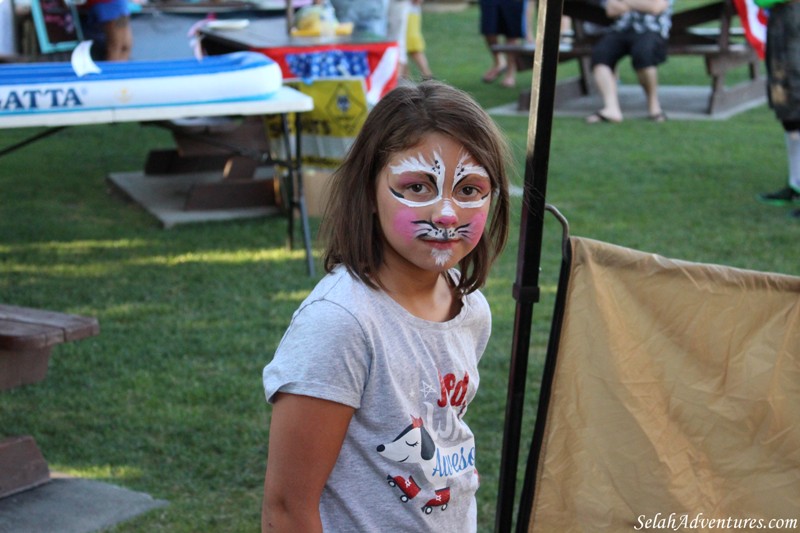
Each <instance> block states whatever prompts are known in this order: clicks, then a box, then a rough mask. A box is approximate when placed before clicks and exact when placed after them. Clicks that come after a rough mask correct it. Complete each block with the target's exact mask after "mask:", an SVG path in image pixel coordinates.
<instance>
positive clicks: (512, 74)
mask: <svg viewBox="0 0 800 533" xmlns="http://www.w3.org/2000/svg"><path fill="white" fill-rule="evenodd" d="M506 42H507V43H508V44H514V45H516V44H520V39H507V40H506ZM516 84H517V54H515V53H513V52H508V53H506V75H505V76H503V81H501V82H500V85H502V86H503V87H514V86H515V85H516Z"/></svg>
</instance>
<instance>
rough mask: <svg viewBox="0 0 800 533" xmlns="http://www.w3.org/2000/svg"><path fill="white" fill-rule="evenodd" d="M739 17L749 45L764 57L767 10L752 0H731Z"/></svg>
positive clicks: (759, 55)
mask: <svg viewBox="0 0 800 533" xmlns="http://www.w3.org/2000/svg"><path fill="white" fill-rule="evenodd" d="M733 4H734V5H735V6H736V11H737V12H738V13H739V19H740V20H741V21H742V28H744V36H745V38H746V39H747V42H748V43H750V46H752V47H753V49H754V50H755V51H756V53H757V54H758V57H760V58H761V59H764V52H765V50H766V46H767V12H766V11H765V10H764V9H763V8H761V7H758V6H757V5H756V4H755V3H754V2H753V0H733Z"/></svg>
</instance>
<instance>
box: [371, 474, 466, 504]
mask: <svg viewBox="0 0 800 533" xmlns="http://www.w3.org/2000/svg"><path fill="white" fill-rule="evenodd" d="M386 479H387V480H388V482H389V486H390V487H397V488H398V489H400V492H402V493H403V495H402V496H400V501H401V502H403V503H405V502H407V501H408V500H411V499H414V497H415V496H416V495H417V494H419V491H420V490H422V489H420V488H419V485H417V482H416V481H414V477H413V476H408V479H404V478H403V476H395V477H392V476H386ZM448 499H450V498H449V497H448Z"/></svg>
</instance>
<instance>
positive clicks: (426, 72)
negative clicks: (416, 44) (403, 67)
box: [409, 52, 433, 79]
mask: <svg viewBox="0 0 800 533" xmlns="http://www.w3.org/2000/svg"><path fill="white" fill-rule="evenodd" d="M409 57H410V58H411V60H412V61H413V62H414V63H415V64H416V65H417V68H418V69H419V73H420V75H421V76H422V79H426V78H432V77H433V72H432V71H431V67H430V65H428V56H426V55H425V52H411V53H410V54H409Z"/></svg>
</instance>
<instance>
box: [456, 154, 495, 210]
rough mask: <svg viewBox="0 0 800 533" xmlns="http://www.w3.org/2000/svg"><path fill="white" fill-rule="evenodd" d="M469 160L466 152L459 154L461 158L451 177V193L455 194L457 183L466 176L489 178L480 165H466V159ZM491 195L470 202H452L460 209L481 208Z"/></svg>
mask: <svg viewBox="0 0 800 533" xmlns="http://www.w3.org/2000/svg"><path fill="white" fill-rule="evenodd" d="M469 158H470V155H469V154H468V153H466V152H461V156H460V157H459V159H458V163H457V164H456V171H455V175H454V177H453V192H454V193H455V190H456V187H458V183H459V182H460V181H461V180H463V179H464V178H466V177H467V176H476V175H477V176H481V177H484V178H487V179H488V178H489V173H488V172H486V169H485V168H483V167H482V166H481V165H476V164H475V163H467V159H469ZM490 196H491V193H487V194H485V195H484V196H483V197H481V198H479V199H477V200H474V201H471V202H460V201H458V200H456V199H455V198H453V201H454V202H455V203H456V205H457V206H459V207H461V208H462V209H472V208H475V207H481V206H482V205H483V204H485V203H486V202H487V201H488V200H489V197H490Z"/></svg>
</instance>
